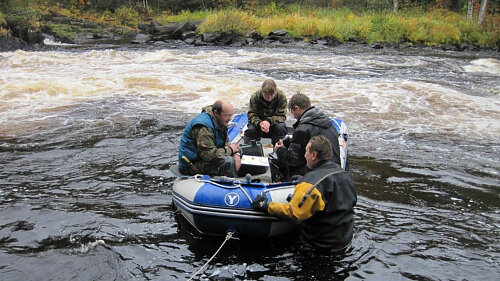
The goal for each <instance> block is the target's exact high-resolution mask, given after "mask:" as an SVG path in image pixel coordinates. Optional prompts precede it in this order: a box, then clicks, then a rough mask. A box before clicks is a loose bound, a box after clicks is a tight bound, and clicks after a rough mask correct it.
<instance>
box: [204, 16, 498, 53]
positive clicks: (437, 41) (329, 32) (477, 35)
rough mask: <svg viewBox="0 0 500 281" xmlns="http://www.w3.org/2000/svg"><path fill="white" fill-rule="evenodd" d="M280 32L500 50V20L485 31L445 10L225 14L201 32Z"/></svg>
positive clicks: (492, 20) (209, 21)
mask: <svg viewBox="0 0 500 281" xmlns="http://www.w3.org/2000/svg"><path fill="white" fill-rule="evenodd" d="M279 29H281V30H287V31H288V32H289V33H290V35H292V36H295V37H306V38H317V37H335V38H337V39H338V40H339V41H340V42H345V41H349V40H358V41H365V42H367V43H373V42H387V43H402V42H410V43H414V44H425V45H430V46H434V45H456V44H461V43H467V44H476V45H479V46H483V47H497V48H498V47H500V41H499V35H500V17H498V16H496V17H491V18H490V20H488V21H487V22H486V23H485V24H484V26H479V25H477V24H476V23H474V22H470V21H468V20H467V18H466V17H465V16H464V15H460V14H457V13H453V12H449V11H444V10H432V11H428V12H424V11H419V10H411V11H402V12H399V13H382V12H362V13H354V12H352V11H350V10H345V9H344V10H325V9H321V10H313V11H303V12H301V11H298V12H292V13H278V14H264V15H260V16H259V15H258V13H254V12H251V11H241V10H223V11H213V12H211V13H209V14H208V15H207V17H206V21H205V22H204V23H203V24H202V25H201V26H200V31H201V32H215V31H225V32H235V33H239V34H246V33H248V32H250V31H252V30H255V31H257V32H259V33H260V34H261V35H267V34H268V33H269V32H270V31H273V30H279Z"/></svg>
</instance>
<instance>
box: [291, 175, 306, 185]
mask: <svg viewBox="0 0 500 281" xmlns="http://www.w3.org/2000/svg"><path fill="white" fill-rule="evenodd" d="M302 178H304V176H301V175H293V176H291V177H290V181H291V182H292V183H293V184H297V183H298V182H299V181H301V180H302Z"/></svg>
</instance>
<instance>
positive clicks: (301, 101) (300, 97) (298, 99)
mask: <svg viewBox="0 0 500 281" xmlns="http://www.w3.org/2000/svg"><path fill="white" fill-rule="evenodd" d="M295 106H298V107H299V108H300V109H308V108H309V107H311V100H310V99H309V98H308V97H307V96H306V95H304V94H302V93H301V92H297V93H296V94H295V95H293V96H292V97H291V98H290V101H289V102H288V109H290V110H292V108H294V107H295Z"/></svg>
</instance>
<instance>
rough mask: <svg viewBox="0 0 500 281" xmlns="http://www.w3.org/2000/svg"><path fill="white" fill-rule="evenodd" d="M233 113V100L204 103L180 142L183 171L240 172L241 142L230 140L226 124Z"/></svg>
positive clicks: (180, 165)
mask: <svg viewBox="0 0 500 281" xmlns="http://www.w3.org/2000/svg"><path fill="white" fill-rule="evenodd" d="M233 114H234V109H233V106H232V105H231V103H229V102H228V101H225V100H218V101H216V102H215V103H214V104H213V105H210V106H206V107H204V108H203V109H202V111H201V113H200V114H198V115H197V116H196V117H194V118H193V119H192V120H191V121H190V122H189V123H188V124H187V125H186V128H184V132H183V133H182V136H181V141H180V145H179V171H180V172H181V173H183V174H185V175H194V174H198V173H202V174H208V175H211V176H229V177H233V178H234V177H236V176H237V171H238V170H239V168H240V166H241V158H240V153H239V147H238V144H235V143H230V142H229V138H228V135H227V126H228V124H229V121H231V118H232V116H233ZM183 156H185V157H186V158H187V160H188V161H186V160H185V159H183Z"/></svg>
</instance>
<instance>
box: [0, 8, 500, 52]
mask: <svg viewBox="0 0 500 281" xmlns="http://www.w3.org/2000/svg"><path fill="white" fill-rule="evenodd" d="M9 1H10V0H8V1H7V2H9ZM346 1H347V0H346ZM360 1H361V0H360ZM10 2H12V1H10ZM28 2H30V1H28ZM38 2H54V1H52V0H45V1H38ZM55 2H59V1H55ZM243 2H245V1H243ZM299 2H300V1H299ZM320 2H321V1H320ZM339 2H341V1H339ZM272 3H273V4H271V5H267V6H262V7H260V8H255V9H253V10H252V9H235V8H232V7H229V8H226V9H220V10H200V11H192V12H189V11H182V12H180V13H177V14H174V13H171V12H165V11H163V12H161V13H158V11H157V12H156V13H152V11H148V12H147V13H146V14H139V12H138V11H137V10H138V7H128V6H121V7H120V8H118V9H116V10H115V11H114V13H113V14H112V13H110V12H109V11H104V12H99V11H96V10H90V11H89V10H82V9H77V8H75V6H71V7H72V8H70V9H67V8H64V7H61V6H59V5H58V6H41V7H43V9H42V8H41V7H40V6H38V8H39V10H38V11H36V12H33V13H31V12H29V11H28V12H20V13H16V14H13V11H14V10H15V9H14V7H10V8H11V9H10V10H8V11H9V12H10V14H6V12H5V7H6V5H5V4H3V6H2V5H1V4H0V51H10V50H16V49H42V48H44V40H46V38H51V39H53V40H54V41H57V42H61V43H67V44H76V45H81V44H85V45H89V44H96V45H98V44H102V43H104V44H108V43H115V44H116V43H121V44H159V43H171V42H172V41H175V40H176V41H179V40H180V41H182V42H183V43H185V44H190V45H195V46H210V45H214V46H245V45H256V44H260V45H275V44H296V45H301V46H308V45H318V44H319V45H326V46H338V45H341V44H346V43H348V44H353V43H354V44H365V45H367V46H370V47H372V48H385V47H395V48H406V47H422V46H429V47H432V48H441V49H445V50H456V51H464V50H471V51H480V50H494V51H499V50H500V39H499V37H500V15H499V14H498V13H495V14H493V15H489V17H488V18H487V21H486V22H485V23H483V24H482V25H478V24H477V23H475V22H472V21H470V20H468V19H467V18H466V16H465V15H464V14H463V13H455V12H450V11H447V10H444V9H434V8H433V9H430V10H429V11H424V10H406V11H401V12H398V13H394V12H390V11H378V12H374V11H371V12H353V11H351V10H348V9H342V10H338V9H337V10H336V9H331V8H328V9H324V8H318V7H309V8H307V7H303V6H297V5H289V6H281V7H279V6H277V5H276V4H274V2H272ZM17 9H19V7H17ZM2 11H3V12H2ZM143 12H144V11H143Z"/></svg>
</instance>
